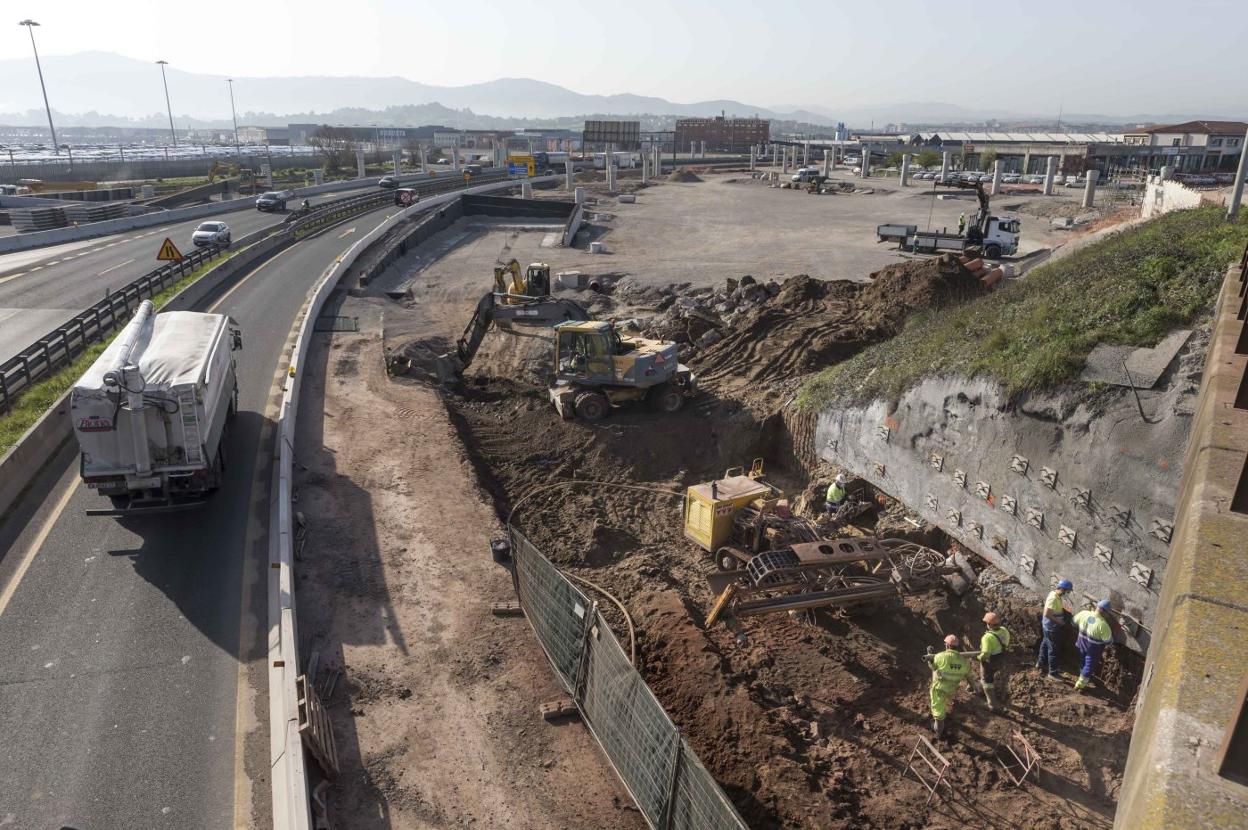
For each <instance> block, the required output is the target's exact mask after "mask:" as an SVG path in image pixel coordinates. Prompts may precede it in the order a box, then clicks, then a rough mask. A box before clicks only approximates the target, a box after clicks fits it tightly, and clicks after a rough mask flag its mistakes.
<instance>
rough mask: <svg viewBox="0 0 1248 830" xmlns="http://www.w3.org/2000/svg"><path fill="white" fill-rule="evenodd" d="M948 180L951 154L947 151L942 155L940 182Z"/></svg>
mask: <svg viewBox="0 0 1248 830" xmlns="http://www.w3.org/2000/svg"><path fill="white" fill-rule="evenodd" d="M947 178H949V152H948V151H947V150H946V151H945V152H943V153H941V154H940V180H941V181H942V182H943V181H944V180H945V179H947Z"/></svg>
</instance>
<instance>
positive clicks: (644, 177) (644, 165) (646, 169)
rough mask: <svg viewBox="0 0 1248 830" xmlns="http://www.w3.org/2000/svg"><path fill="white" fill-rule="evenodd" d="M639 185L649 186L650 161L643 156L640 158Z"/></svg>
mask: <svg viewBox="0 0 1248 830" xmlns="http://www.w3.org/2000/svg"><path fill="white" fill-rule="evenodd" d="M641 183H642V184H650V159H648V158H646V157H645V155H644V154H643V155H642V157H641Z"/></svg>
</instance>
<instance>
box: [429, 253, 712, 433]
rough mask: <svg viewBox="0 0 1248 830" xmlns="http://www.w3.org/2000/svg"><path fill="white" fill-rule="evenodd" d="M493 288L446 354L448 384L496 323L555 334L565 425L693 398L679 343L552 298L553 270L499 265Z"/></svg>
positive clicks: (442, 373) (443, 366)
mask: <svg viewBox="0 0 1248 830" xmlns="http://www.w3.org/2000/svg"><path fill="white" fill-rule="evenodd" d="M508 275H510V278H509V277H508ZM494 289H495V290H493V291H490V292H488V293H487V294H485V295H484V296H482V297H481V299H480V300H479V301H477V307H476V310H475V311H474V312H473V315H472V319H471V320H469V321H468V325H467V327H466V328H465V329H464V333H463V334H462V335H460V337H459V339H458V340H457V341H456V343H455V350H454V351H453V352H450V353H448V354H444V355H441V356H439V358H438V362H437V370H438V378H439V380H441V381H442V382H443V383H451V382H454V381H455V380H457V379H458V378H459V377H460V376H461V375H462V374H463V372H464V370H465V369H467V368H468V366H469V364H471V363H472V360H473V358H475V357H476V354H477V351H478V350H479V349H480V348H481V342H482V341H483V340H484V339H485V335H486V333H487V332H489V330H490V326H491V325H497V326H498V327H499V328H502V329H504V330H507V329H511V328H512V327H513V326H526V327H537V328H553V329H554V338H553V339H554V342H553V346H554V353H555V354H554V373H553V376H552V378H551V381H550V386H549V393H550V400H551V403H553V404H554V406H555V409H556V411H557V412H558V413H559V414H560V416H561V417H562V418H563V419H564V420H572V419H573V418H576V417H580V418H583V419H585V420H587V421H597V420H601V419H602V418H605V417H606V416H607V415H608V414H609V413H610V412H611V409H612V408H613V407H615V406H619V405H621V404H623V403H627V402H630V401H638V400H647V401H649V402H650V404H651V405H652V406H653V407H654V408H655V409H657V410H658V411H660V412H665V413H671V412H676V411H677V410H679V409H680V408H681V407H682V406H684V402H685V399H686V398H687V397H689V396H691V395H693V393H694V391H695V388H696V384H697V381H696V379H695V378H694V375H693V373H692V372H691V371H690V370H689V368H688V367H686V366H683V365H681V363H680V360H679V359H678V357H677V354H676V348H677V347H676V344H675V343H670V342H666V341H661V340H649V339H646V338H642V337H632V336H628V335H624V334H622V333H621V332H620V331H619V329H618V328H617V327H616V325H615V323H614V321H606V320H593V319H591V317H590V314H589V312H588V311H586V310H585V308H584V307H583V306H581V304H580V303H577V302H575V301H574V300H568V299H563V298H559V297H553V296H551V293H550V266H549V265H547V264H545V263H533V264H531V265H529V266H528V268H526V269H524V271H523V273H522V272H521V270H520V264H519V263H518V262H516V261H515V260H514V259H513V260H511V261H510V262H508V263H507V264H506V265H502V266H497V267H495V269H494Z"/></svg>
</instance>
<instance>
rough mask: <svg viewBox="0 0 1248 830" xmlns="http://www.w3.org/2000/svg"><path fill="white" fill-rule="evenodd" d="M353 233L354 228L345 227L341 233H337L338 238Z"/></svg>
mask: <svg viewBox="0 0 1248 830" xmlns="http://www.w3.org/2000/svg"><path fill="white" fill-rule="evenodd" d="M353 233H355V228H347V229H346V230H345V231H343V232H342V233H340V234H338V238H339V239H342V238H343V237H344V236H349V235H351V234H353Z"/></svg>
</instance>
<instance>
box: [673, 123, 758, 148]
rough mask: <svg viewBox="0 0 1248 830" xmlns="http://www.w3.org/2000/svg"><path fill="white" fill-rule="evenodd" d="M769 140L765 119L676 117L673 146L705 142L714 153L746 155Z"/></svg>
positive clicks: (699, 144) (686, 145)
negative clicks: (755, 146) (674, 143)
mask: <svg viewBox="0 0 1248 830" xmlns="http://www.w3.org/2000/svg"><path fill="white" fill-rule="evenodd" d="M770 139H771V122H770V121H769V120H767V119H766V118H725V117H724V116H722V115H717V116H715V117H714V118H678V119H676V146H677V147H678V148H680V147H688V146H689V144H690V142H695V141H696V142H698V146H699V147H701V145H702V142H704V141H705V142H706V149H707V151H708V152H713V153H748V152H749V150H750V148H751V147H753V146H754V145H756V144H765V143H766V142H767V141H769V140H770Z"/></svg>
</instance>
